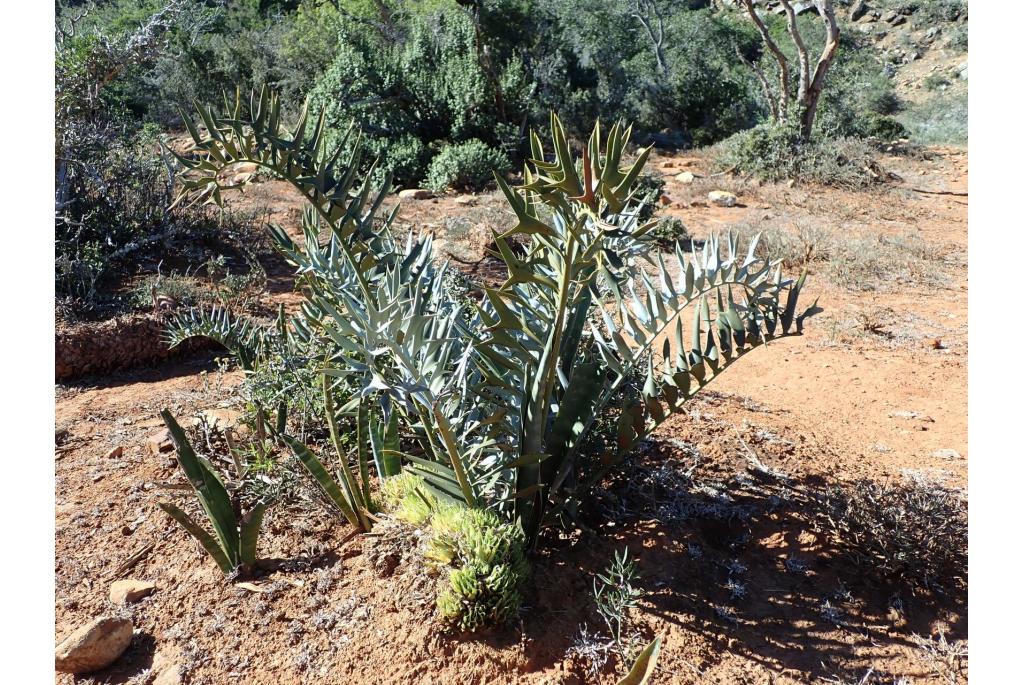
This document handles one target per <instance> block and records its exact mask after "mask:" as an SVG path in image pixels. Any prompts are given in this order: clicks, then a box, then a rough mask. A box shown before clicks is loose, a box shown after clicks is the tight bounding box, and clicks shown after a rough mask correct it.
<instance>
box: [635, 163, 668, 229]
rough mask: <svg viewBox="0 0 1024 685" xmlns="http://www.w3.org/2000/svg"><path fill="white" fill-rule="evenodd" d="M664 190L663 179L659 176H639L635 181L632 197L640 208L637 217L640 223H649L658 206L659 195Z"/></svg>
mask: <svg viewBox="0 0 1024 685" xmlns="http://www.w3.org/2000/svg"><path fill="white" fill-rule="evenodd" d="M664 190H665V179H664V178H662V177H661V175H655V174H640V177H639V178H638V179H637V180H636V189H635V190H634V197H635V198H636V200H637V202H638V203H639V206H640V212H639V214H638V215H637V216H638V218H639V219H640V221H649V220H650V219H651V217H653V216H654V213H655V212H657V211H658V207H659V206H660V200H661V194H662V193H663V192H664Z"/></svg>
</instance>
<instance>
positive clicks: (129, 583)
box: [110, 578, 156, 604]
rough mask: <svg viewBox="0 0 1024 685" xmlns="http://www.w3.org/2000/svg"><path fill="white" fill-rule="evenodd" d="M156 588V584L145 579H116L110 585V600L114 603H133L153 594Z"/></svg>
mask: <svg viewBox="0 0 1024 685" xmlns="http://www.w3.org/2000/svg"><path fill="white" fill-rule="evenodd" d="M154 590H156V585H154V584H153V583H147V582H146V581H144V580H136V579H134V578H129V579H127V580H116V581H114V582H113V583H112V584H111V585H110V601H111V602H113V603H114V604H131V603H132V602H137V601H139V600H140V599H142V598H143V597H146V596H148V595H151V594H152V593H153V591H154Z"/></svg>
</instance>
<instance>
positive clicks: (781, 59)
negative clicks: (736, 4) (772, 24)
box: [743, 0, 789, 120]
mask: <svg viewBox="0 0 1024 685" xmlns="http://www.w3.org/2000/svg"><path fill="white" fill-rule="evenodd" d="M743 6H744V7H745V8H746V10H747V14H748V15H750V19H751V21H753V22H754V26H756V27H757V32H758V33H760V34H761V40H762V41H764V44H765V46H767V48H768V50H769V51H770V52H771V53H772V55H773V56H774V57H775V61H776V62H778V63H779V117H780V120H781V119H785V118H786V111H787V109H788V107H789V62H787V61H786V55H785V53H783V52H782V50H780V49H779V46H778V44H777V43H776V42H775V41H774V40H773V39H772V37H771V34H769V33H768V27H767V26H765V25H764V22H763V21H762V20H761V17H760V16H758V14H757V10H755V9H754V3H753V0H743Z"/></svg>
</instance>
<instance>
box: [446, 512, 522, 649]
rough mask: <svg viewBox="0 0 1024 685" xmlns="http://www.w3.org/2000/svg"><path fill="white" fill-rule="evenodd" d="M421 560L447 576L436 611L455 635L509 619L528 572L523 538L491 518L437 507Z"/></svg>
mask: <svg viewBox="0 0 1024 685" xmlns="http://www.w3.org/2000/svg"><path fill="white" fill-rule="evenodd" d="M430 536H431V537H430V539H429V541H428V542H427V550H426V557H427V559H429V560H430V562H431V563H432V564H434V565H435V566H436V567H438V568H440V569H442V571H444V570H447V574H448V578H447V584H446V585H445V586H444V587H443V588H442V590H441V591H440V592H439V593H438V595H437V610H438V613H440V614H441V616H443V617H444V618H445V619H446V620H447V621H449V622H451V623H452V624H453V625H455V626H457V627H458V628H459V629H461V630H465V631H470V632H472V631H476V630H478V629H480V628H482V627H484V626H487V625H496V624H500V623H504V622H505V621H508V620H509V619H511V618H512V617H513V616H515V613H516V611H517V610H518V609H519V605H520V603H521V602H522V596H521V595H520V590H521V588H522V584H523V581H524V580H525V579H526V576H527V573H528V572H529V567H528V566H527V563H526V557H525V555H524V553H523V545H524V542H525V537H524V536H523V532H522V531H521V530H520V529H519V528H518V527H517V526H515V525H512V524H510V523H506V522H504V521H502V520H501V519H500V518H498V517H497V516H495V515H494V514H493V513H492V512H489V511H485V510H483V509H468V508H466V507H463V506H460V505H442V506H440V507H438V508H437V509H436V510H435V511H434V513H433V515H432V516H431V518H430Z"/></svg>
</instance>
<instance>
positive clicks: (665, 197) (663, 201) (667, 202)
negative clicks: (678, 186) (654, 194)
mask: <svg viewBox="0 0 1024 685" xmlns="http://www.w3.org/2000/svg"><path fill="white" fill-rule="evenodd" d="M658 202H660V203H661V204H663V205H666V206H667V205H670V204H672V198H670V197H669V196H668V195H661V196H660V197H658Z"/></svg>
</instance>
